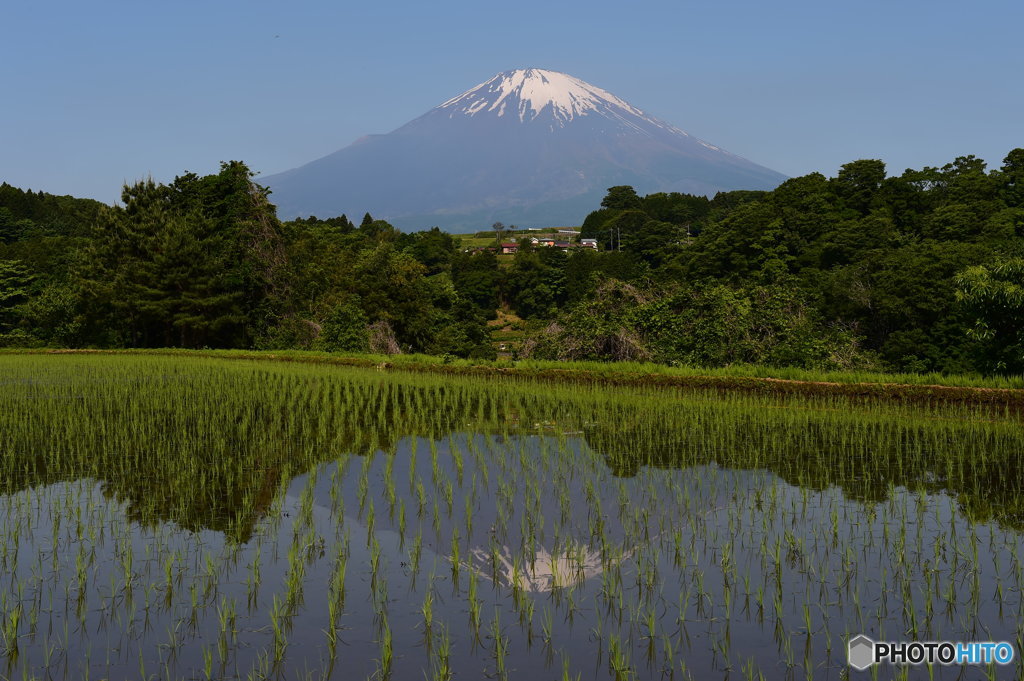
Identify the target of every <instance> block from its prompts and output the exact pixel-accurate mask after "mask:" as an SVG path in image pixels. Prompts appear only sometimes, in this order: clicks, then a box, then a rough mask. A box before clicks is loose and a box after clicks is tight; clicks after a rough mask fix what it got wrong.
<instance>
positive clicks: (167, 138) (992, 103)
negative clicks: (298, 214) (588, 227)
mask: <svg viewBox="0 0 1024 681" xmlns="http://www.w3.org/2000/svg"><path fill="white" fill-rule="evenodd" d="M2 24H3V26H4V29H5V30H4V31H3V35H4V37H3V39H2V40H0V84H2V86H3V91H4V94H5V96H4V98H3V99H4V102H3V104H2V105H0V181H7V182H9V183H11V184H13V185H15V186H19V187H22V188H32V189H43V190H45V191H48V192H51V193H55V194H73V195H76V196H88V197H93V198H97V199H100V200H102V201H106V202H112V201H115V200H116V199H117V198H118V197H119V195H120V188H121V185H122V184H123V183H124V182H126V181H134V180H137V179H139V178H142V177H146V176H152V177H153V178H154V179H156V180H158V181H170V180H172V179H173V178H174V176H175V175H178V174H181V173H182V172H184V171H186V170H191V171H195V172H198V173H208V172H214V171H216V169H217V167H218V165H217V164H218V162H219V161H221V160H229V159H238V160H243V161H245V162H246V163H248V164H249V166H250V167H251V168H253V169H254V170H256V171H259V172H261V173H263V174H268V175H269V174H272V173H276V172H280V171H283V170H287V169H289V168H292V167H295V166H298V165H301V164H303V163H305V162H307V161H310V160H313V159H314V158H317V157H320V156H323V155H325V154H328V153H330V152H332V151H335V150H337V149H339V148H341V147H343V146H345V145H347V144H349V143H351V142H352V141H354V140H355V139H356V138H358V137H360V136H362V135H364V134H370V133H384V132H389V131H391V130H393V129H394V128H397V127H398V126H400V125H402V124H403V123H405V122H407V121H409V120H410V119H412V118H414V117H416V116H419V115H420V114H422V113H425V112H426V111H427V110H428V109H430V108H431V107H433V106H436V105H437V104H440V103H441V102H443V101H445V100H446V99H448V98H449V97H452V96H454V95H456V94H458V93H459V92H462V91H463V90H467V89H469V88H471V87H473V86H475V85H476V84H478V83H480V82H482V81H484V80H486V79H488V78H490V77H491V76H493V75H494V74H495V73H497V72H499V71H503V70H507V69H513V68H520V67H529V66H533V67H540V68H547V69H553V70H557V71H564V72H566V73H569V74H571V75H573V76H576V77H578V78H582V79H583V80H586V81H588V82H590V83H593V84H594V85H597V86H599V87H602V88H604V89H606V90H609V91H610V92H612V93H614V94H616V95H618V96H619V97H621V98H623V99H625V100H626V101H628V102H630V103H631V104H633V105H635V106H637V107H639V108H641V109H643V110H645V111H646V112H648V113H650V114H652V115H654V116H656V117H658V118H661V119H663V120H666V121H668V122H670V123H672V124H674V125H676V126H678V127H680V128H682V129H684V130H686V131H687V132H690V133H691V134H694V135H696V136H698V137H700V138H702V139H705V140H707V141H709V142H711V143H713V144H716V145H719V146H721V147H723V148H724V149H727V150H729V151H731V152H733V153H736V154H739V155H741V156H744V157H746V158H749V159H750V160H752V161H755V162H757V163H760V164H762V165H765V166H767V167H769V168H772V169H774V170H778V171H780V172H782V173H785V174H787V175H802V174H806V173H809V172H813V171H821V172H824V173H826V174H828V175H832V174H834V173H835V171H836V169H837V168H838V167H839V165H840V164H842V163H845V162H848V161H852V160H855V159H859V158H881V159H883V160H885V161H886V163H887V164H888V167H889V171H890V173H893V174H898V173H900V172H902V171H903V170H904V169H905V168H907V167H914V168H918V167H922V166H925V165H943V164H945V163H947V162H949V161H951V160H953V158H955V157H956V156H961V155H966V154H975V155H977V156H980V157H982V158H984V159H986V160H987V161H988V162H989V164H990V166H993V167H997V166H998V165H1000V164H1001V161H1002V159H1003V157H1004V156H1005V155H1006V153H1007V152H1008V151H1009V150H1010V149H1012V148H1014V147H1019V146H1024V47H1022V45H1024V39H1022V38H1021V37H1020V26H1021V25H1024V6H1022V5H1021V4H1020V3H1014V2H985V1H981V2H976V3H973V4H971V5H968V4H967V3H952V2H948V3H947V2H919V1H917V0H910V1H900V0H888V1H887V2H875V1H874V0H868V1H860V2H856V3H835V2H831V1H829V0H818V1H817V2H807V1H804V0H798V1H792V2H790V1H786V0H782V1H781V2H778V3H765V2H732V1H725V2H642V3H633V4H631V5H628V6H627V5H626V4H624V3H611V2H587V3H554V2H536V1H535V0H525V1H520V2H516V3H483V2H479V0H477V1H475V2H465V1H461V0H460V1H458V2H438V3H412V2H390V3H385V2H381V3H373V4H371V3H366V2H321V1H318V2H295V3H283V2H260V1H253V0H246V1H244V2H243V1H240V0H208V1H206V2H196V1H193V0H183V1H181V2H175V3H148V2H122V1H112V2H104V1H102V0H101V1H100V2H96V3H83V2H46V1H45V0H39V1H38V2H27V1H24V0H17V1H16V2H12V3H8V4H7V6H5V8H4V12H3V20H2Z"/></svg>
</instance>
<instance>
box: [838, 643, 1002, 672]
mask: <svg viewBox="0 0 1024 681" xmlns="http://www.w3.org/2000/svg"><path fill="white" fill-rule="evenodd" d="M1013 658H1014V650H1013V646H1012V645H1010V644H1009V643H1006V642H1005V641H1002V642H999V643H996V642H994V641H971V642H968V643H964V642H957V641H872V640H871V639H870V638H868V637H867V636H865V635H864V634H860V635H858V636H854V637H853V638H851V639H850V642H849V643H848V644H847V649H846V660H847V662H849V664H850V666H851V667H853V668H854V669H856V670H857V671H859V672H862V671H864V670H865V669H867V668H868V667H870V666H871V665H873V664H881V663H884V662H888V663H889V664H941V665H955V664H960V665H964V664H991V663H993V662H994V663H996V664H1010V663H1011V662H1013Z"/></svg>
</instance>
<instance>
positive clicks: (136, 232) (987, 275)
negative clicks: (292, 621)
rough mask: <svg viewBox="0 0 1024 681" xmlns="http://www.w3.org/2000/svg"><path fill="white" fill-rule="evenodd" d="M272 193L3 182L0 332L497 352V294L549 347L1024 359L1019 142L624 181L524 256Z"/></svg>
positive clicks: (199, 184)
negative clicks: (787, 174) (832, 165)
mask: <svg viewBox="0 0 1024 681" xmlns="http://www.w3.org/2000/svg"><path fill="white" fill-rule="evenodd" d="M271 199H272V197H270V195H269V193H268V192H267V190H266V189H264V188H262V187H260V186H259V185H258V184H257V183H256V182H254V180H253V174H252V173H251V172H250V171H249V169H248V168H247V167H246V166H245V165H244V164H242V163H239V162H230V163H225V164H222V167H221V169H220V172H218V173H216V174H213V175H208V176H204V177H200V176H197V175H195V174H193V173H187V174H185V175H182V176H181V177H178V178H176V179H175V180H174V182H172V183H170V184H168V185H162V184H157V183H154V182H152V181H145V182H139V183H136V184H134V185H131V186H126V187H125V188H124V191H123V195H122V205H120V206H116V207H110V206H105V205H103V204H100V203H98V202H95V201H89V200H82V199H74V198H71V197H56V196H52V195H48V194H43V193H41V192H31V191H27V192H26V191H22V190H19V189H16V188H13V187H11V186H9V185H7V184H3V185H0V344H2V345H8V346H10V345H49V346H98V347H190V348H201V347H244V348H308V349H320V350H328V351H371V350H372V351H377V352H408V351H417V352H427V353H434V354H451V355H456V356H473V357H492V356H494V353H495V350H494V344H493V343H492V342H491V340H490V335H489V334H488V327H487V322H488V320H491V319H494V318H495V316H496V310H498V309H499V308H502V307H504V308H506V309H508V310H509V311H512V312H514V313H515V314H517V315H518V316H520V317H521V318H523V319H524V320H526V323H527V325H528V334H527V338H526V341H525V342H524V343H523V345H522V348H521V350H520V352H521V353H522V354H524V355H529V356H534V357H544V358H556V359H557V358H561V359H625V358H633V359H650V360H655V361H661V362H683V363H690V364H701V365H714V366H720V365H727V364H732V363H743V362H752V363H764V364H771V365H779V366H806V367H822V368H856V367H871V368H879V369H891V370H905V371H933V370H934V371H945V372H962V371H982V372H1021V371H1024V323H1022V322H1024V319H1022V317H1024V150H1022V149H1016V150H1014V151H1012V152H1011V153H1010V154H1009V155H1008V156H1007V157H1006V159H1005V160H1004V162H1003V164H1002V166H1001V167H1000V168H998V169H994V170H988V169H987V168H986V166H985V164H984V163H983V162H982V161H981V160H979V159H977V158H974V157H970V156H968V157H962V158H958V159H956V160H955V161H953V162H952V163H950V164H947V165H945V166H943V167H941V168H924V169H922V170H907V171H906V172H904V173H903V174H902V175H899V176H888V175H887V173H886V169H885V166H884V164H883V163H882V162H881V161H876V160H862V161H856V162H853V163H848V164H846V165H844V166H842V167H841V168H840V169H839V172H838V173H837V174H836V176H835V177H832V178H827V177H825V176H824V175H821V174H819V173H812V174H810V175H807V176H804V177H798V178H793V179H791V180H788V181H787V182H785V183H783V184H782V185H781V186H779V187H778V188H777V189H775V190H774V191H771V192H755V191H737V192H726V193H720V194H718V195H716V196H714V197H712V198H708V197H703V196H691V195H687V194H671V193H659V194H651V195H648V196H639V195H638V194H637V193H636V192H635V191H634V190H633V188H631V187H625V186H621V187H612V188H610V189H609V191H608V194H607V196H606V197H605V198H604V200H603V201H602V203H601V206H600V207H599V208H598V209H597V210H595V211H594V212H593V213H591V214H590V215H589V216H587V218H586V220H585V221H584V222H583V225H582V228H581V232H582V234H581V236H582V237H584V238H596V239H597V240H598V242H599V246H600V249H599V250H598V251H593V250H590V249H572V250H570V251H569V252H564V251H562V250H561V249H557V248H543V247H540V248H535V247H531V246H530V245H529V244H528V243H526V242H525V241H524V242H521V243H520V249H519V251H518V253H516V255H515V256H514V257H513V258H511V259H510V261H509V262H502V261H503V260H505V259H506V258H504V257H503V258H499V256H497V255H496V254H495V253H494V252H493V251H492V250H486V249H484V250H479V251H477V252H471V251H470V250H469V249H465V248H463V247H462V246H461V244H460V243H459V239H458V238H456V237H453V236H452V235H449V234H446V233H444V232H442V231H440V230H439V229H437V228H436V227H435V228H433V229H430V230H425V231H420V232H414V233H402V232H399V231H398V230H396V229H395V228H394V227H392V226H391V225H390V224H388V223H387V222H385V221H382V220H375V219H374V218H373V217H372V216H370V215H365V216H364V217H363V218H362V220H361V221H360V222H359V224H358V225H356V224H355V223H353V222H352V221H351V220H349V219H348V218H347V217H346V216H344V215H343V216H337V217H331V218H328V219H318V218H316V217H310V218H305V219H298V220H293V221H290V222H281V221H280V220H279V219H278V218H277V215H276V211H275V209H274V206H273V204H272V202H271Z"/></svg>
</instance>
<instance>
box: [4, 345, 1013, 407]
mask: <svg viewBox="0 0 1024 681" xmlns="http://www.w3.org/2000/svg"><path fill="white" fill-rule="evenodd" d="M2 352H3V353H8V354H9V353H33V354H34V353H46V354H62V353H96V354H131V355H195V356H203V357H220V358H225V359H245V360H268V359H269V360H278V361H290V362H304V363H311V364H334V365H340V366H364V367H377V368H379V369H381V370H386V371H412V372H429V373H439V374H459V375H477V376H481V375H482V376H486V375H494V376H517V377H521V378H531V379H538V380H547V381H557V382H597V383H604V384H609V385H638V386H670V387H683V388H695V389H716V390H730V391H733V390H735V391H743V392H752V393H761V394H782V395H785V394H793V395H834V396H848V397H855V398H878V399H886V400H897V401H910V402H933V401H937V402H959V403H970V404H993V405H1007V406H1010V405H1013V406H1024V376H981V375H970V374H965V375H943V374H936V373H931V374H886V373H876V372H827V371H814V370H808V369H796V368H778V367H765V366H746V365H740V366H731V367H725V368H718V369H709V368H702V367H687V366H666V365H662V364H652V363H642V362H553V361H534V360H516V361H512V360H498V361H487V360H465V359H453V358H449V357H435V356H430V355H390V356H388V355H372V354H335V353H328V352H308V351H300V350H275V351H250V350H179V349H157V350H39V349H33V350H3V351H2Z"/></svg>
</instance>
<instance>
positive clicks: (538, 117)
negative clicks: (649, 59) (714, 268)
mask: <svg viewBox="0 0 1024 681" xmlns="http://www.w3.org/2000/svg"><path fill="white" fill-rule="evenodd" d="M783 179H785V178H784V176H782V175H780V174H779V173H776V172H774V171H771V170H769V169H767V168H764V167H762V166H759V165H756V164H754V163H751V162H750V161H748V160H746V159H744V158H741V157H739V156H736V155H734V154H731V153H729V152H726V151H724V150H722V149H720V148H718V147H716V146H714V145H712V144H709V143H707V142H704V141H702V140H700V139H697V138H696V137H694V136H692V135H690V134H688V133H686V132H684V131H683V130H681V129H679V128H677V127H675V126H673V125H670V124H668V123H666V122H664V121H661V120H659V119H657V118H655V117H653V116H651V115H649V114H647V113H645V112H644V111H642V110H640V109H639V108H637V107H635V106H633V105H632V104H629V103H628V102H626V101H624V100H622V99H620V98H619V97H616V96H615V95H613V94H612V93H610V92H608V91H607V90H603V89H601V88H599V87H596V86H594V85H591V84H590V83H587V82H585V81H582V80H580V79H578V78H574V77H573V76H570V75H568V74H565V73H560V72H558V71H549V70H545V69H533V68H529V69H516V70H512V71H504V72H502V73H499V74H497V75H496V76H494V77H493V78H490V79H489V80H486V81H484V82H483V83H481V84H479V85H477V86H476V87H474V88H472V89H470V90H467V91H465V92H463V93H462V94H460V95H457V96H455V97H452V98H451V99H449V100H447V101H445V102H443V103H442V104H440V105H438V106H437V107H435V108H433V109H431V110H430V111H428V112H426V113H425V114H424V115H422V116H420V117H419V118H416V119H414V120H412V121H410V122H409V123H407V124H405V125H403V126H402V127H400V128H398V129H397V130H395V131H393V132H391V133H389V134H387V135H371V136H369V137H364V138H361V139H360V140H358V141H357V142H356V143H354V144H352V145H350V146H348V147H346V148H344V149H341V150H339V151H336V152H334V153H333V154H330V155H328V156H325V157H323V158H321V159H319V160H316V161H313V162H311V163H308V164H306V165H304V166H302V167H300V168H296V169H294V170H289V171H287V172H284V173H281V174H279V175H275V176H270V177H267V178H265V182H267V183H268V184H269V185H270V187H271V189H272V190H273V192H274V193H273V199H274V201H275V202H276V203H277V204H278V207H279V209H280V213H281V215H282V216H283V217H292V216H295V215H310V214H315V215H318V216H319V217H328V216H332V215H338V214H340V213H343V212H344V213H347V214H348V215H350V216H352V215H361V214H363V213H364V212H367V211H369V212H370V213H372V214H373V215H374V216H375V217H380V218H384V219H387V220H390V221H391V222H393V223H394V224H396V225H398V226H400V227H403V228H412V229H420V228H425V227H429V226H432V225H439V226H442V227H446V228H461V227H470V228H472V227H480V226H487V225H490V224H491V223H492V222H494V221H495V220H501V221H502V222H508V223H515V224H517V225H520V226H527V225H541V226H544V225H554V224H578V223H579V222H580V221H581V220H582V219H583V217H585V216H586V214H587V213H588V212H589V211H590V210H594V209H596V208H597V207H598V205H599V204H600V200H601V197H602V196H603V195H604V192H605V191H606V189H607V188H608V187H610V186H614V185H622V184H630V185H633V186H634V187H635V188H636V190H637V191H638V192H639V193H640V194H646V193H652V192H658V191H682V192H690V193H696V194H712V193H714V192H716V191H720V190H730V189H770V188H773V187H775V186H776V185H777V184H778V183H779V182H781V181H782V180H783Z"/></svg>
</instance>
